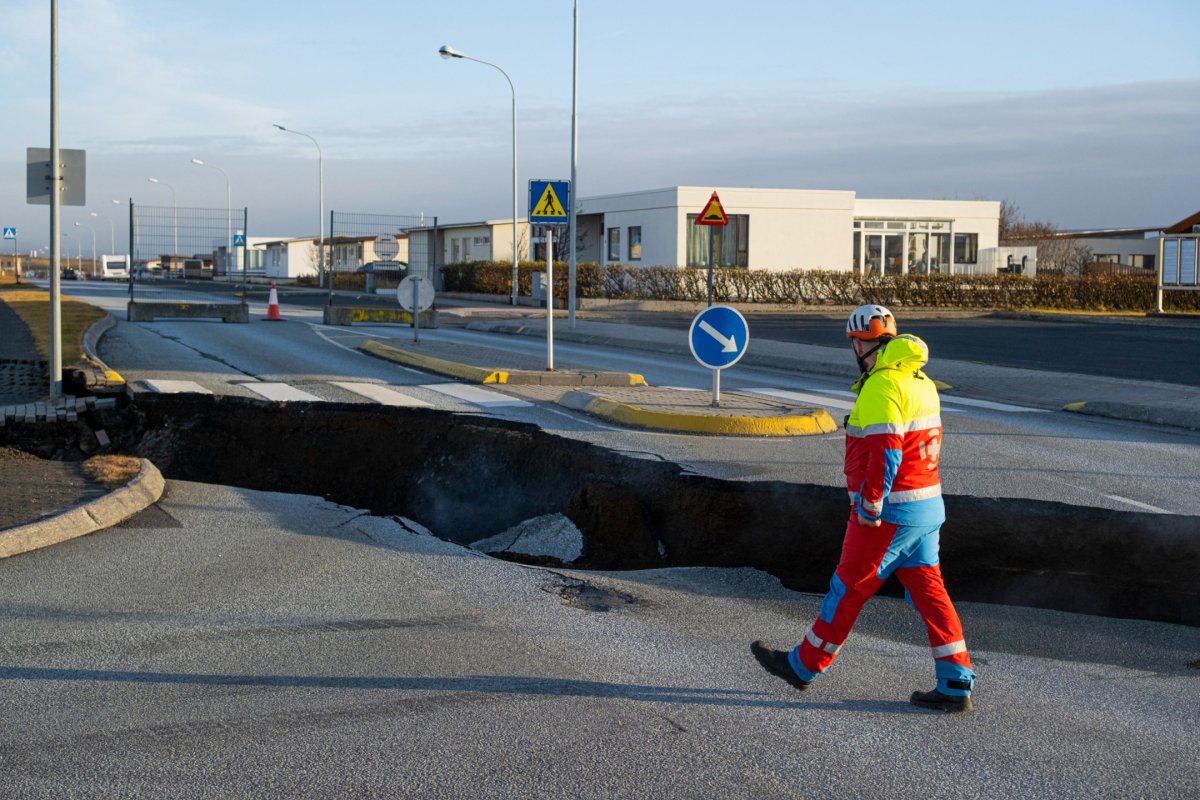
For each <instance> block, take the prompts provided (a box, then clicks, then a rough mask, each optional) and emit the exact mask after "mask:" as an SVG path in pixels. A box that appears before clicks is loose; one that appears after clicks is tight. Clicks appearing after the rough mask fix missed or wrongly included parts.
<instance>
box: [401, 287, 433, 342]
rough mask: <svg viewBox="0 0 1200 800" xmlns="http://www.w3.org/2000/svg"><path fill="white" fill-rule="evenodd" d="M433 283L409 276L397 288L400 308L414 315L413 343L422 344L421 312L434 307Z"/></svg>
mask: <svg viewBox="0 0 1200 800" xmlns="http://www.w3.org/2000/svg"><path fill="white" fill-rule="evenodd" d="M433 297H434V291H433V283H431V282H430V281H428V280H426V279H425V278H424V277H423V276H421V275H409V276H408V277H407V278H405V279H404V280H402V281H400V285H399V286H397V287H396V299H397V300H398V301H400V307H401V308H403V309H404V310H405V311H407V312H409V313H410V314H412V318H413V343H414V344H420V343H421V312H422V311H424V310H425V309H427V308H430V307H431V306H432V305H433Z"/></svg>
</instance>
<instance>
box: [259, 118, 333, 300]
mask: <svg viewBox="0 0 1200 800" xmlns="http://www.w3.org/2000/svg"><path fill="white" fill-rule="evenodd" d="M272 124H274V125H275V127H276V128H279V130H281V131H283V132H284V133H294V134H296V135H297V136H303V137H304V138H306V139H308V140H309V141H310V142H312V143H313V144H315V145H316V146H317V208H318V210H317V217H318V224H317V230H318V231H319V233H320V238H321V243H320V245H319V246H318V247H317V251H318V254H317V257H318V259H319V260H320V268H319V274H320V276H321V282H322V283H324V282H325V155H324V153H322V152H321V145H320V143H318V142H317V140H316V139H314V138H313V137H312V136H310V135H309V134H307V133H304V132H303V131H298V130H294V129H292V128H285V127H283V126H282V125H279V124H278V123H272ZM329 305H333V273H332V272H330V274H329Z"/></svg>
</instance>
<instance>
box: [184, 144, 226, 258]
mask: <svg viewBox="0 0 1200 800" xmlns="http://www.w3.org/2000/svg"><path fill="white" fill-rule="evenodd" d="M192 163H193V164H195V165H196V166H198V167H211V168H212V169H215V170H216V171H217V172H219V173H221V174H222V175H224V176H225V229H226V233H227V234H228V238H227V239H226V242H225V274H226V275H228V274H229V273H231V272H233V269H232V268H233V206H232V205H231V204H230V200H229V198H230V193H229V175H228V174H227V173H226V172H225V170H223V169H221V168H220V167H218V166H217V165H215V164H205V163H204V162H203V161H201V160H200V159H198V158H193V159H192Z"/></svg>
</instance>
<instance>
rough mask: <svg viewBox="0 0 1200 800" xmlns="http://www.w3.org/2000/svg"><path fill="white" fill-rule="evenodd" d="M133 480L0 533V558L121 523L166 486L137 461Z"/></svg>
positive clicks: (156, 473)
mask: <svg viewBox="0 0 1200 800" xmlns="http://www.w3.org/2000/svg"><path fill="white" fill-rule="evenodd" d="M141 464H142V466H141V469H140V470H139V471H138V474H137V477H135V478H134V479H133V480H131V481H130V482H129V483H127V484H125V485H124V486H122V487H121V488H119V489H115V490H113V491H111V492H109V493H108V494H106V495H104V496H103V497H98V498H96V499H95V500H93V501H91V502H90V503H84V504H83V505H79V506H74V507H72V508H69V509H67V510H66V511H64V512H63V513H61V514H57V515H55V516H52V517H47V518H45V519H40V520H38V521H36V522H30V523H28V524H26V525H20V526H18V527H15V528H9V529H8V530H6V531H0V558H8V557H9V556H15V555H20V554H21V553H28V552H30V551H33V550H40V549H41V548H43V547H49V546H51V545H54V544H58V543H59V542H65V541H68V540H69V539H75V538H78V537H80V536H86V535H87V534H89V533H95V532H96V531H98V530H102V529H104V528H111V527H112V526H113V525H116V524H118V523H121V522H124V521H125V520H127V519H129V518H130V517H132V516H133V515H134V514H136V513H138V512H139V511H142V510H144V509H146V508H148V507H149V506H150V505H152V504H154V503H156V502H158V500H159V498H161V497H162V493H163V489H164V488H165V486H166V484H165V482H164V481H163V476H162V474H161V473H160V472H159V471H158V468H157V467H155V466H154V465H153V464H151V463H150V462H149V461H147V460H146V459H144V458H143V459H141Z"/></svg>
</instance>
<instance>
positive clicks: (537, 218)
mask: <svg viewBox="0 0 1200 800" xmlns="http://www.w3.org/2000/svg"><path fill="white" fill-rule="evenodd" d="M570 215H571V182H570V181H547V180H536V181H530V182H529V221H530V222H533V223H540V224H543V225H545V224H547V223H549V224H554V223H566V222H567V221H568V220H569V218H570Z"/></svg>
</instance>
